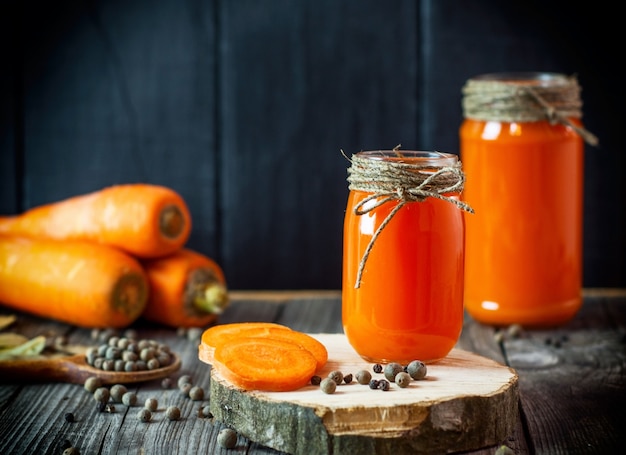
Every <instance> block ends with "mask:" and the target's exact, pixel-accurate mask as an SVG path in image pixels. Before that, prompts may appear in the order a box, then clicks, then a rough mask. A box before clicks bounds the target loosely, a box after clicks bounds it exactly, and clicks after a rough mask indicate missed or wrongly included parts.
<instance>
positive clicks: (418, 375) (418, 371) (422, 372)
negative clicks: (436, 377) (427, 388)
mask: <svg viewBox="0 0 626 455" xmlns="http://www.w3.org/2000/svg"><path fill="white" fill-rule="evenodd" d="M427 371H428V369H427V368H426V364H425V363H424V362H421V361H419V360H413V361H412V362H411V363H409V364H408V366H407V369H406V372H407V373H409V374H410V375H411V377H412V378H413V379H415V380H420V379H424V378H425V377H426V373H427Z"/></svg>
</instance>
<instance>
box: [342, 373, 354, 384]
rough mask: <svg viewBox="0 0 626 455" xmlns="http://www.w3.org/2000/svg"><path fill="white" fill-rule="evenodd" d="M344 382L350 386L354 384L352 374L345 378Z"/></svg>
mask: <svg viewBox="0 0 626 455" xmlns="http://www.w3.org/2000/svg"><path fill="white" fill-rule="evenodd" d="M343 382H345V383H346V384H350V383H351V382H352V373H349V374H347V375H345V376H344V377H343Z"/></svg>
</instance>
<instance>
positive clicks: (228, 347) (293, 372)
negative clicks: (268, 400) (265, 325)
mask: <svg viewBox="0 0 626 455" xmlns="http://www.w3.org/2000/svg"><path fill="white" fill-rule="evenodd" d="M213 366H214V367H215V368H216V370H217V372H218V373H219V374H220V375H221V376H222V377H223V378H224V379H226V380H228V381H230V382H231V383H232V384H234V385H235V386H236V387H239V388H241V389H244V390H264V391H269V392H287V391H292V390H297V389H299V388H301V387H304V386H305V385H306V384H307V383H308V382H309V381H310V379H311V376H313V375H314V374H315V371H316V368H317V360H316V359H315V357H314V356H313V354H311V353H310V352H309V351H308V350H306V349H304V348H303V347H301V346H300V345H298V344H296V343H293V342H290V341H286V340H284V339H273V338H266V337H243V338H236V339H233V340H230V341H229V342H228V343H224V344H221V345H219V346H218V347H217V348H215V361H214V364H213Z"/></svg>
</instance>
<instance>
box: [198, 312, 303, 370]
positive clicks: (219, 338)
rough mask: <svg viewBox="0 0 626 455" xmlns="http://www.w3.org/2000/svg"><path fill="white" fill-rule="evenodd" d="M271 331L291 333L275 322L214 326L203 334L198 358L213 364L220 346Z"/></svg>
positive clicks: (235, 323) (287, 328)
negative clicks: (214, 355) (216, 350)
mask: <svg viewBox="0 0 626 455" xmlns="http://www.w3.org/2000/svg"><path fill="white" fill-rule="evenodd" d="M270 329H275V330H288V331H291V329H290V328H289V327H287V326H286V325H281V324H276V323H273V322H233V323H230V324H218V325H214V326H213V327H209V328H208V329H206V330H205V331H204V332H203V333H202V339H201V343H200V346H199V347H198V356H199V358H200V360H202V361H203V362H205V363H209V364H210V363H213V353H214V352H215V348H216V347H217V346H218V345H220V344H223V343H225V342H227V341H230V340H232V339H236V338H239V337H242V336H247V334H253V335H255V336H258V335H260V334H263V333H267V332H269V330H270Z"/></svg>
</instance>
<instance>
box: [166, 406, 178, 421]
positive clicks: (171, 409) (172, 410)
mask: <svg viewBox="0 0 626 455" xmlns="http://www.w3.org/2000/svg"><path fill="white" fill-rule="evenodd" d="M165 415H166V416H167V418H168V419H169V420H178V419H180V409H179V408H178V407H176V406H168V408H167V409H166V410H165Z"/></svg>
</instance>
